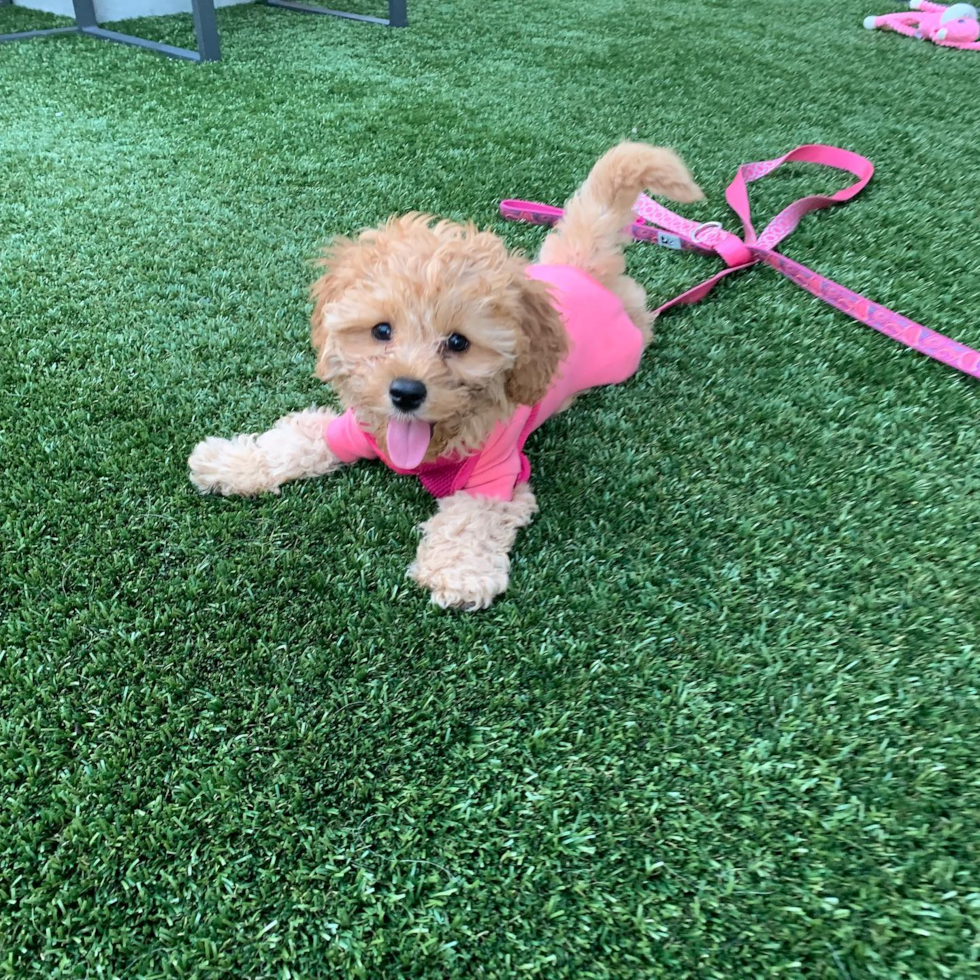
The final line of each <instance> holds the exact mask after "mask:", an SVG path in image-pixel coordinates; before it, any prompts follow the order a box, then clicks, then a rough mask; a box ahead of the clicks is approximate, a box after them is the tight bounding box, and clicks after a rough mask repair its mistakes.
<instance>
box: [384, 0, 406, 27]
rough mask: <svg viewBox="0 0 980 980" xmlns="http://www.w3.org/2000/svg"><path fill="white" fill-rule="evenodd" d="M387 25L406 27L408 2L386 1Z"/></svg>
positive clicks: (401, 0)
mask: <svg viewBox="0 0 980 980" xmlns="http://www.w3.org/2000/svg"><path fill="white" fill-rule="evenodd" d="M388 25H389V26H390V27H408V0H388Z"/></svg>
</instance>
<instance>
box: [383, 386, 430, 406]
mask: <svg viewBox="0 0 980 980" xmlns="http://www.w3.org/2000/svg"><path fill="white" fill-rule="evenodd" d="M388 394H389V395H390V396H391V403H392V405H394V406H395V408H397V409H400V410H401V411H403V412H414V411H415V409H417V408H418V407H419V405H421V404H422V402H424V401H425V396H426V394H427V392H426V390H425V385H424V384H422V382H421V381H417V380H416V379H415V378H395V380H394V381H392V382H391V387H390V388H389V389H388Z"/></svg>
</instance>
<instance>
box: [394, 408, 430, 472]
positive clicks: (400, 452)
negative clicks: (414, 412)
mask: <svg viewBox="0 0 980 980" xmlns="http://www.w3.org/2000/svg"><path fill="white" fill-rule="evenodd" d="M431 440H432V424H431V423H430V422H425V421H423V420H422V419H417V418H392V419H391V420H389V422H388V431H387V435H386V437H385V441H386V443H387V448H388V459H390V460H391V462H392V463H394V465H395V466H397V467H398V468H399V469H400V470H414V469H415V467H416V466H418V465H419V464H420V463H421V462H422V460H424V459H425V454H426V453H427V452H428V450H429V443H430V442H431Z"/></svg>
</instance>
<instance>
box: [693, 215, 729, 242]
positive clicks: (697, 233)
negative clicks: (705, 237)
mask: <svg viewBox="0 0 980 980" xmlns="http://www.w3.org/2000/svg"><path fill="white" fill-rule="evenodd" d="M712 228H717V229H718V230H719V231H722V224H721V222H720V221H702V222H701V224H699V225H698V226H697V228H695V229H694V231H693V232H692V233H691V241H692V242H694V244H695V245H706V244H707V242H705V241H702V239H701V233H702V232H704V231H710V230H711V229H712Z"/></svg>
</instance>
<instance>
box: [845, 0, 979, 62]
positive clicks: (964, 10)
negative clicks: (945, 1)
mask: <svg viewBox="0 0 980 980" xmlns="http://www.w3.org/2000/svg"><path fill="white" fill-rule="evenodd" d="M909 7H910V8H911V9H910V10H909V12H908V13H897V14H885V15H884V16H883V17H865V19H864V26H865V27H866V28H867V29H868V30H869V31H873V30H875V29H876V28H883V29H884V30H888V31H897V32H898V33H899V34H904V35H905V36H906V37H915V38H919V39H920V40H924V41H932V42H933V44H938V45H940V47H944V48H963V49H966V50H970V51H980V17H978V16H977V8H976V7H974V6H973V5H972V4H969V3H954V4H953V5H952V6H951V7H944V6H942V4H938V3H930V2H929V0H909Z"/></svg>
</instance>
